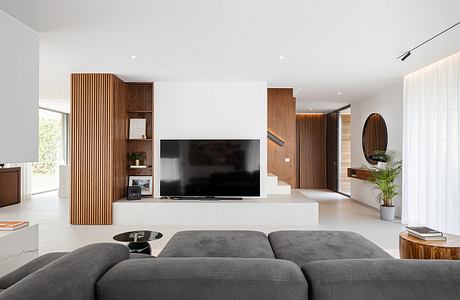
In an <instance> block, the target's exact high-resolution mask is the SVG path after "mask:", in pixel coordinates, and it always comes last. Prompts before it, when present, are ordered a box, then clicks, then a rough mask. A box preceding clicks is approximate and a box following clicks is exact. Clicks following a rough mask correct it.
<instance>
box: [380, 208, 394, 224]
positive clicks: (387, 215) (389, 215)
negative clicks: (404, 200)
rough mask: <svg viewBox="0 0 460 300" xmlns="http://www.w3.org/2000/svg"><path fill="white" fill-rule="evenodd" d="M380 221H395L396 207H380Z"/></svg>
mask: <svg viewBox="0 0 460 300" xmlns="http://www.w3.org/2000/svg"><path fill="white" fill-rule="evenodd" d="M380 219H381V220H384V221H394V219H395V207H394V206H383V205H380Z"/></svg>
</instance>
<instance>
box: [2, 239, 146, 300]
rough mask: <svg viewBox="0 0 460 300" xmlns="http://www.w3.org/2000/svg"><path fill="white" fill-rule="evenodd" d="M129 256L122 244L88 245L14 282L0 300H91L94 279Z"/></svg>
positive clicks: (94, 285) (93, 291)
mask: <svg viewBox="0 0 460 300" xmlns="http://www.w3.org/2000/svg"><path fill="white" fill-rule="evenodd" d="M128 258H129V250H128V248H127V247H126V246H124V245H120V244H114V243H113V244H112V243H101V244H92V245H88V246H85V247H82V248H79V249H77V250H75V251H72V252H70V253H68V254H66V255H64V256H62V257H61V258H58V259H56V260H55V261H53V262H52V263H49V264H48V265H46V266H44V267H42V268H41V269H39V270H37V271H35V272H33V273H32V274H30V275H28V276H27V277H25V278H24V279H22V280H20V281H19V282H17V283H15V284H13V285H12V286H10V287H9V288H7V289H6V290H4V291H3V292H1V293H0V300H7V299H8V300H10V299H21V300H45V299H46V300H62V299H66V300H71V299H72V300H80V299H81V300H92V299H95V297H96V282H97V281H98V280H99V278H100V277H101V276H102V274H104V273H105V272H106V271H107V270H108V269H110V268H111V267H113V266H114V265H115V264H117V263H119V262H120V261H122V260H125V259H128ZM132 260H133V261H137V260H139V261H141V260H143V259H132ZM147 260H150V259H147Z"/></svg>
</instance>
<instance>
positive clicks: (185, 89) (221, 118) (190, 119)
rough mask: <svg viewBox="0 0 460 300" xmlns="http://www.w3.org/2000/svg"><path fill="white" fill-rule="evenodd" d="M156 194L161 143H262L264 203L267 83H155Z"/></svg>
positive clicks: (261, 171)
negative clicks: (202, 140) (190, 140)
mask: <svg viewBox="0 0 460 300" xmlns="http://www.w3.org/2000/svg"><path fill="white" fill-rule="evenodd" d="M154 91H155V92H154V93H155V95H154V152H155V157H154V165H155V167H154V173H153V174H154V191H155V197H158V196H159V193H160V192H159V174H160V172H159V154H160V143H159V141H160V139H259V140H260V168H261V170H260V177H261V194H260V195H261V197H266V195H267V194H266V189H265V178H266V176H267V83H265V82H155V88H154Z"/></svg>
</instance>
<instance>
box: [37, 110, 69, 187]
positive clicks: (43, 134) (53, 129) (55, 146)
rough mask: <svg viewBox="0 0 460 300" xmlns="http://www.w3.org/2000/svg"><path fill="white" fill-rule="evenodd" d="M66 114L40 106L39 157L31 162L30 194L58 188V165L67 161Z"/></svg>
mask: <svg viewBox="0 0 460 300" xmlns="http://www.w3.org/2000/svg"><path fill="white" fill-rule="evenodd" d="M67 119H68V115H67V114H65V113H60V112H56V111H51V110H47V109H42V108H40V110H39V133H38V136H39V153H38V155H39V158H38V162H36V163H33V164H32V194H37V193H43V192H47V191H52V190H57V189H58V188H59V165H61V164H65V163H66V161H67Z"/></svg>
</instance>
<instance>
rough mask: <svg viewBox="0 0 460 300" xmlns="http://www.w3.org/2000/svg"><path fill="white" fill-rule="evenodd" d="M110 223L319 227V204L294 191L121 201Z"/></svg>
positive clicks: (114, 205) (115, 207)
mask: <svg viewBox="0 0 460 300" xmlns="http://www.w3.org/2000/svg"><path fill="white" fill-rule="evenodd" d="M113 224H115V225H171V226H175V225H200V226H201V225H214V226H220V225H224V226H232V225H235V226H242V225H243V226H246V225H247V226H251V225H267V226H284V227H286V226H293V227H308V226H311V225H317V224H318V203H317V202H316V201H313V200H311V199H309V198H308V197H306V196H305V195H304V194H302V193H300V192H299V191H297V190H292V192H291V194H289V195H270V196H268V197H267V198H257V199H254V198H253V199H243V200H166V199H158V198H143V199H142V200H131V201H129V200H120V201H117V202H114V203H113Z"/></svg>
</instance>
